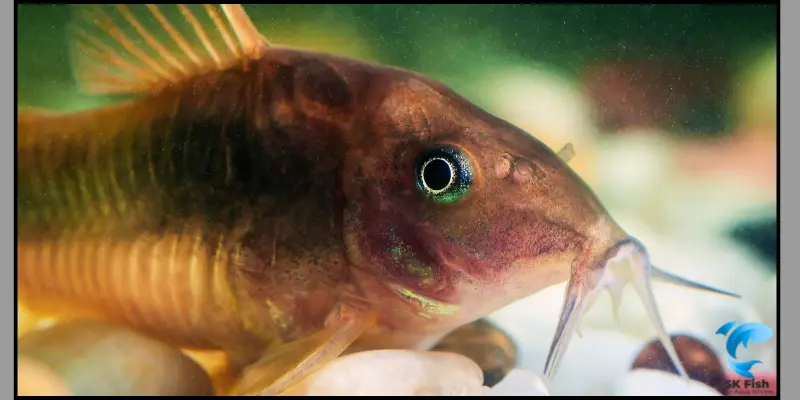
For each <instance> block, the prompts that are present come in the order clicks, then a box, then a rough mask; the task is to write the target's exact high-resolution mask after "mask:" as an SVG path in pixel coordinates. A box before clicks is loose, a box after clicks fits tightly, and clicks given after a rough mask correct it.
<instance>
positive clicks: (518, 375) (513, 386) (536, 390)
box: [486, 369, 550, 396]
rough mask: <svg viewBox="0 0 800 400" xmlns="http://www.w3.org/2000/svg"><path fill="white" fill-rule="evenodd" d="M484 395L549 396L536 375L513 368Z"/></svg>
mask: <svg viewBox="0 0 800 400" xmlns="http://www.w3.org/2000/svg"><path fill="white" fill-rule="evenodd" d="M486 396H550V393H549V391H548V390H547V387H546V386H545V384H544V381H542V378H540V377H539V376H538V375H536V374H535V373H533V372H530V371H525V370H522V369H515V370H512V371H511V372H509V373H508V375H506V377H505V378H504V379H503V380H502V381H500V383H498V384H497V385H495V386H494V387H493V388H491V389H490V390H488V392H487V393H486Z"/></svg>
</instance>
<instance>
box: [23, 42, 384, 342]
mask: <svg viewBox="0 0 800 400" xmlns="http://www.w3.org/2000/svg"><path fill="white" fill-rule="evenodd" d="M332 61H334V62H328V61H326V58H325V57H322V56H320V55H316V54H309V53H303V52H297V51H291V50H276V51H273V52H271V53H270V56H269V57H267V58H264V59H261V60H258V61H254V62H251V63H249V64H247V65H246V66H245V67H238V66H237V67H234V68H231V69H229V70H226V71H224V72H221V73H213V74H210V75H207V76H201V77H198V78H196V79H193V80H192V81H190V82H187V84H186V86H184V87H180V88H173V89H171V90H168V91H165V92H163V93H160V94H158V95H155V96H151V97H148V98H144V99H141V100H135V101H133V102H130V103H125V104H123V105H119V106H110V107H108V108H105V109H101V110H97V111H87V112H83V113H77V114H70V115H64V116H58V117H55V118H52V119H49V120H47V121H45V122H41V121H39V120H34V121H25V120H24V119H23V120H20V124H19V129H18V136H19V142H18V150H17V154H18V159H19V160H20V161H19V164H18V171H19V173H18V178H19V179H18V189H19V192H18V198H17V205H18V211H17V213H18V220H19V223H18V234H19V244H18V251H19V263H18V271H19V293H20V301H21V302H22V303H23V305H25V306H26V307H28V308H31V309H33V310H34V311H39V312H40V313H45V314H48V313H53V314H63V313H64V312H67V311H68V312H69V313H70V315H72V314H75V315H80V314H85V313H87V312H90V313H91V314H92V315H98V314H99V315H101V316H102V317H104V318H109V319H113V320H118V321H122V322H125V323H128V324H132V325H134V326H136V327H138V328H140V329H143V330H145V331H148V332H151V333H152V334H154V335H156V336H158V337H161V338H163V339H164V340H167V341H169V342H172V343H174V344H176V345H180V346H189V347H219V348H226V349H227V348H230V347H244V348H245V349H247V348H254V347H255V348H258V347H263V346H265V345H267V344H271V343H274V342H275V341H289V340H293V339H295V338H297V337H302V336H303V335H305V334H307V333H308V332H309V331H313V330H316V329H319V328H321V327H322V324H323V322H324V319H325V317H326V316H327V315H328V314H330V312H331V311H332V310H333V308H334V306H335V304H336V302H337V301H339V300H340V299H339V297H340V296H342V294H343V293H344V292H345V291H346V288H349V287H350V286H352V282H351V277H350V274H349V267H348V266H347V260H346V254H345V250H344V241H343V238H342V227H341V215H342V211H341V210H342V201H343V199H342V194H341V191H340V185H339V181H340V178H341V175H340V171H341V165H342V161H343V159H344V157H345V151H346V149H347V146H348V143H346V141H345V140H346V139H347V140H349V139H348V138H346V137H345V133H346V132H347V133H349V132H348V131H347V129H348V128H349V125H350V124H352V121H353V119H354V115H355V109H356V104H357V99H358V96H361V95H362V93H363V90H361V89H360V88H359V86H358V82H359V79H358V78H357V77H355V76H354V74H360V75H365V76H368V75H370V74H371V73H372V72H371V71H372V70H373V69H374V68H375V67H374V66H372V65H370V64H362V63H357V62H350V61H342V60H340V59H336V58H332ZM336 62H338V63H339V65H342V66H344V67H345V68H347V69H348V73H349V74H350V76H349V77H350V78H351V79H349V82H348V83H345V81H344V79H343V77H342V75H341V73H340V72H338V71H337V70H336V69H335V68H334V65H336ZM75 132H79V134H75ZM353 136H354V135H352V134H351V138H352V137H353Z"/></svg>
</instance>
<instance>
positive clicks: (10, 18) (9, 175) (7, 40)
mask: <svg viewBox="0 0 800 400" xmlns="http://www.w3.org/2000/svg"><path fill="white" fill-rule="evenodd" d="M6 4H8V6H9V7H8V10H9V12H8V13H2V18H3V19H5V20H6V23H0V26H3V30H4V31H5V32H6V33H3V34H0V41H2V45H0V46H2V47H4V48H5V49H6V51H3V52H2V54H5V55H6V57H4V59H5V60H6V61H4V62H3V63H5V64H7V66H6V67H4V68H8V69H7V70H6V72H4V73H3V74H2V75H3V76H5V77H6V78H4V79H3V80H6V81H8V83H7V85H8V86H6V85H0V87H6V88H14V98H13V99H12V98H11V96H9V95H8V94H4V95H3V96H2V102H3V104H8V106H5V105H4V106H2V107H0V110H6V111H3V114H4V115H6V118H4V119H3V121H7V122H6V123H7V124H8V125H11V122H12V121H13V122H14V127H13V128H12V129H13V130H11V129H9V130H11V132H13V134H3V135H0V138H2V139H1V140H2V141H4V142H5V141H8V144H0V149H8V152H9V153H10V154H9V157H8V158H6V159H4V160H3V164H6V166H5V167H0V175H2V180H4V181H6V179H8V180H7V181H6V182H10V184H9V185H3V187H5V188H6V189H5V190H4V191H3V193H5V194H4V195H3V197H6V198H7V200H3V202H4V203H5V202H6V201H8V203H7V204H9V205H11V207H13V210H14V211H16V206H14V204H16V201H15V199H14V197H16V196H15V195H16V192H17V190H16V182H15V181H16V179H15V175H14V174H15V171H16V166H17V165H16V151H14V150H12V149H15V148H16V147H17V146H16V142H17V140H16V139H17V130H16V99H17V79H16V78H17V74H16V60H17V53H16V38H17V32H16V29H17V6H16V4H17V3H16V2H13V3H6ZM6 46H8V47H6ZM12 52H13V53H14V57H13V58H12V57H9V56H8V55H10V54H11V53H12ZM12 62H13V64H12ZM12 72H13V73H12ZM12 79H13V80H12ZM6 90H8V89H6ZM6 93H9V92H8V91H7V92H6ZM6 101H8V103H6ZM12 101H13V103H12ZM12 113H13V114H12ZM12 151H13V153H12ZM11 186H13V187H14V191H13V193H12V191H11V190H9V189H8V188H9V187H11ZM11 207H9V208H11ZM9 214H10V212H9ZM9 219H10V220H11V219H13V220H14V227H13V229H14V232H8V230H9V229H8V228H5V229H3V231H4V232H7V233H3V236H5V235H6V234H9V236H12V235H13V237H14V243H16V228H17V224H16V212H15V213H14V215H13V216H11V217H10V218H9ZM10 239H11V238H9V241H7V242H6V240H5V239H3V240H2V241H0V242H2V243H6V244H4V245H3V247H6V246H8V250H7V251H3V254H6V255H7V256H6V257H8V256H10V255H13V257H14V258H13V260H12V262H11V264H12V265H13V267H12V268H9V267H4V268H0V270H2V273H3V275H6V274H8V275H9V276H7V277H6V278H2V277H0V282H2V286H0V292H2V293H7V294H6V296H9V297H10V295H11V294H12V293H13V295H14V299H13V302H12V301H9V303H8V304H9V308H12V307H13V309H11V310H8V309H7V310H6V311H3V313H6V312H10V313H11V315H13V316H14V324H13V325H12V326H11V329H9V330H7V331H6V333H4V334H3V337H6V336H5V335H9V336H11V335H12V334H13V335H14V336H13V337H10V338H8V339H9V340H8V341H6V340H5V339H3V340H2V342H3V343H6V345H9V347H11V348H10V349H8V350H6V349H3V352H2V353H0V358H2V359H3V360H9V361H4V362H3V364H5V363H6V362H8V363H9V364H11V363H12V362H13V365H9V367H10V371H9V373H0V376H3V377H4V378H3V379H4V380H5V379H8V380H13V381H12V382H7V383H3V384H2V387H6V388H10V389H11V390H9V391H10V392H11V395H12V396H14V397H16V394H17V389H16V387H17V379H16V376H17V362H16V359H17V358H16V356H15V355H12V354H16V352H15V351H14V349H15V348H16V347H17V339H16V338H17V328H16V326H17V323H16V320H17V318H16V316H17V308H16V304H17V284H16V282H17V279H16V275H17V273H16V271H17V265H16V264H17V263H16V259H17V257H16V246H14V247H13V248H12V241H11V240H10ZM2 319H6V317H2ZM9 319H11V318H9ZM12 343H13V347H12V346H10V345H11V344H12ZM6 345H3V347H5V346H6ZM6 351H8V353H6ZM6 365H7V364H6ZM4 369H5V368H4ZM3 391H5V390H3ZM3 397H5V396H3Z"/></svg>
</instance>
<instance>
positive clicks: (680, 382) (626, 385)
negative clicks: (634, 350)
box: [612, 369, 722, 396]
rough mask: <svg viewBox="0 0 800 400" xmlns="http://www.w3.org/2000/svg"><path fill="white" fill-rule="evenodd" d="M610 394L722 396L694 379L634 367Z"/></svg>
mask: <svg viewBox="0 0 800 400" xmlns="http://www.w3.org/2000/svg"><path fill="white" fill-rule="evenodd" d="M612 396H722V394H721V393H719V392H718V391H716V390H714V389H712V388H711V387H709V386H707V385H705V384H703V383H700V382H698V381H695V380H689V381H687V380H685V379H684V378H681V377H679V376H678V375H675V374H671V373H668V372H664V371H657V370H651V369H635V370H633V371H631V372H630V373H628V374H627V375H626V376H625V377H624V378H623V379H622V380H621V381H619V382H618V383H617V384H616V385H615V387H614V391H613V393H612Z"/></svg>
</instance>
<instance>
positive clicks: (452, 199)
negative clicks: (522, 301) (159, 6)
mask: <svg viewBox="0 0 800 400" xmlns="http://www.w3.org/2000/svg"><path fill="white" fill-rule="evenodd" d="M372 87H373V88H375V90H376V91H378V92H379V93H377V94H373V96H374V97H373V98H371V103H372V104H375V106H374V108H372V109H371V111H370V112H369V113H367V117H366V118H365V121H363V125H362V128H361V129H360V130H361V131H362V132H364V138H363V139H362V142H361V143H360V144H359V145H358V146H355V150H354V151H353V152H351V154H350V155H349V157H348V161H347V162H348V167H347V168H346V170H345V175H344V176H343V180H344V181H345V187H346V190H345V191H346V193H347V196H348V201H349V203H348V209H347V211H346V221H347V222H346V233H347V240H348V249H349V253H350V255H351V259H352V260H353V261H354V264H356V265H358V266H359V267H360V268H361V269H362V270H364V271H368V272H369V273H370V274H373V275H375V276H380V279H381V280H382V281H383V282H384V283H385V284H387V285H389V286H391V287H393V288H395V290H396V291H397V292H399V293H400V294H401V296H405V297H407V298H408V300H409V301H411V302H419V301H420V299H423V298H424V299H425V300H424V301H427V302H436V303H438V304H448V305H451V306H452V307H445V308H447V309H448V311H449V312H450V313H451V314H450V315H449V317H450V318H454V319H456V320H458V322H463V321H470V320H473V319H475V318H478V317H481V316H483V315H485V314H486V313H488V312H490V311H493V310H495V309H497V308H500V307H502V306H504V305H506V304H508V303H510V302H512V301H514V300H517V299H519V298H521V297H524V296H527V295H530V294H532V293H534V292H536V291H538V290H540V289H542V288H545V287H548V286H551V285H553V284H555V283H558V282H562V281H565V280H567V279H569V278H570V276H571V275H573V274H574V273H575V272H576V270H578V269H579V268H580V267H581V263H582V262H583V261H586V260H588V259H589V258H590V257H591V256H593V255H594V253H603V252H605V250H606V249H607V248H609V247H611V246H612V245H613V244H614V243H616V242H617V241H619V240H620V239H621V238H623V237H625V236H626V235H625V233H624V231H622V230H621V229H620V228H619V227H618V226H617V225H616V224H615V223H614V221H613V220H612V219H611V218H610V217H609V216H608V215H607V213H606V211H605V210H604V208H603V207H602V206H601V205H600V202H599V201H598V200H597V198H596V197H595V196H594V194H593V193H592V192H591V190H590V189H589V188H588V187H587V185H586V184H585V183H584V182H583V181H582V180H581V178H580V177H579V176H578V175H577V174H576V173H575V172H574V171H573V170H572V169H571V168H570V167H569V165H567V163H566V162H565V161H564V160H563V159H562V158H560V157H559V156H558V155H557V154H556V153H555V152H554V151H552V150H551V149H550V148H548V147H547V146H546V145H545V144H544V143H542V142H541V141H540V140H538V139H536V138H535V137H534V136H532V135H530V134H528V133H527V132H524V131H523V130H521V129H519V128H517V127H516V126H514V125H512V124H510V123H508V122H506V121H503V120H502V119H500V118H497V117H495V116H493V115H491V114H490V113H488V112H486V111H484V110H482V109H481V108H479V107H477V106H475V105H473V104H472V103H470V102H469V101H467V100H466V99H464V98H462V97H461V96H459V95H457V94H455V93H454V92H453V91H451V90H450V89H448V88H447V87H445V86H443V85H441V84H439V83H437V82H435V81H432V80H430V79H427V78H425V77H420V76H417V75H414V74H406V75H401V76H400V77H399V78H398V77H396V79H394V80H392V81H391V82H388V83H387V82H378V83H376V84H373V86H372ZM455 309H458V311H455ZM428 314H430V313H428ZM447 317H448V316H442V315H440V316H438V318H447Z"/></svg>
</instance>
